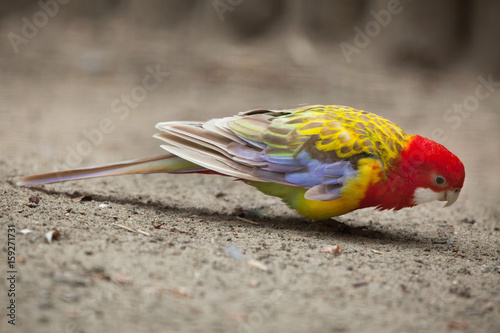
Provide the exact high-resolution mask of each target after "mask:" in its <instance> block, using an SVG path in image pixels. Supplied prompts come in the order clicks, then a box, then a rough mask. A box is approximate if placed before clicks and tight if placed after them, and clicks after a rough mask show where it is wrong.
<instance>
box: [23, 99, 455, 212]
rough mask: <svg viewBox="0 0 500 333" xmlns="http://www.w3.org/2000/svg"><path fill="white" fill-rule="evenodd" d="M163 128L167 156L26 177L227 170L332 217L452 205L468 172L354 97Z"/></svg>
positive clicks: (41, 180)
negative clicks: (352, 103)
mask: <svg viewBox="0 0 500 333" xmlns="http://www.w3.org/2000/svg"><path fill="white" fill-rule="evenodd" d="M156 128H157V129H158V130H160V131H162V133H158V134H155V135H154V137H155V138H158V139H160V140H163V141H164V144H163V145H162V146H161V147H162V148H163V149H165V150H166V151H167V152H168V154H166V155H162V156H158V157H153V158H147V159H140V160H133V161H125V162H120V163H115V164H109V165H103V166H97V167H90V168H84V169H75V170H69V171H62V172H53V173H47V174H42V175H35V176H28V177H24V178H22V179H20V180H19V182H18V183H17V184H18V185H23V186H24V185H34V184H46V183H53V182H61V181H67V180H76V179H84V178H94V177H103V176H115V175H124V174H142V173H157V172H167V173H175V174H177V173H179V174H180V173H205V174H218V175H224V176H230V177H234V178H236V179H238V180H241V181H244V182H246V183H247V184H250V185H252V186H254V187H256V188H257V189H259V190H260V191H262V192H264V193H265V194H268V195H273V196H277V197H279V198H281V199H282V200H283V201H284V202H285V203H286V204H287V205H288V206H290V207H291V208H293V209H295V210H296V211H297V212H298V213H299V214H301V215H302V216H305V217H307V218H309V219H312V220H324V219H328V218H330V217H334V216H338V215H342V214H346V213H348V212H350V211H353V210H355V209H360V208H366V207H376V208H378V209H396V210H398V209H401V208H405V207H412V206H415V205H417V204H421V203H424V202H428V201H433V200H441V201H447V204H446V206H449V205H451V204H453V203H454V202H455V201H456V200H457V199H458V196H459V194H460V190H461V188H462V186H463V183H464V178H465V170H464V166H463V164H462V162H461V161H460V160H459V159H458V158H457V157H456V156H455V155H454V154H452V153H451V152H450V151H449V150H447V149H446V148H445V147H443V146H442V145H440V144H438V143H436V142H434V141H432V140H430V139H427V138H424V137H421V136H419V135H409V134H406V133H405V132H404V131H403V130H402V129H401V128H400V127H398V126H397V125H395V124H393V123H392V122H390V121H388V120H386V119H384V118H382V117H380V116H377V115H375V114H373V113H368V112H365V111H359V110H356V109H353V108H351V107H347V106H336V105H328V106H323V105H313V106H305V107H300V108H297V109H291V110H280V111H276V110H252V111H247V112H242V113H239V114H238V115H236V116H233V117H225V118H218V119H212V120H209V121H207V122H187V121H185V122H182V121H171V122H163V123H159V124H157V125H156Z"/></svg>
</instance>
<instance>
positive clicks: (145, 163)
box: [16, 154, 206, 186]
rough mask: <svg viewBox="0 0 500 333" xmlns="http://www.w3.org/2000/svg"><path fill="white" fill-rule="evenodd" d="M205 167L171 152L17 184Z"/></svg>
mask: <svg viewBox="0 0 500 333" xmlns="http://www.w3.org/2000/svg"><path fill="white" fill-rule="evenodd" d="M204 170H205V171H206V169H205V168H203V167H200V166H199V165H196V164H194V163H191V162H189V161H186V160H185V159H182V158H180V157H178V156H175V155H173V154H168V155H162V156H156V157H150V158H144V159H139V160H131V161H123V162H118V163H113V164H106V165H100V166H94V167H88V168H81V169H74V170H66V171H57V172H51V173H44V174H41V175H34V176H27V177H23V178H20V179H18V181H17V183H16V184H17V185H19V186H26V185H36V184H48V183H56V182H64V181H68V180H77V179H85V178H97V177H106V176H119V175H131V174H140V173H158V172H166V173H189V172H203V171H204Z"/></svg>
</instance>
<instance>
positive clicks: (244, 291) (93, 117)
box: [0, 26, 500, 333]
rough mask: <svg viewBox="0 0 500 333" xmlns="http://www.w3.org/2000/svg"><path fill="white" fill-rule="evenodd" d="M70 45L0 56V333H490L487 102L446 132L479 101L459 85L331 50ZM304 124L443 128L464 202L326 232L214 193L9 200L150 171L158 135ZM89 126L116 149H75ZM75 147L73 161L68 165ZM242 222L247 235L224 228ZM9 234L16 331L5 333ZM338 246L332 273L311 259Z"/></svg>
mask: <svg viewBox="0 0 500 333" xmlns="http://www.w3.org/2000/svg"><path fill="white" fill-rule="evenodd" d="M82 31H83V30H82V29H80V27H78V26H76V27H57V26H52V27H47V28H46V30H45V31H44V32H43V34H42V35H40V36H39V37H37V38H36V39H35V40H32V41H30V44H28V45H25V46H23V47H25V49H24V50H23V53H22V54H20V55H16V56H12V55H10V53H9V52H7V51H5V49H4V51H2V62H1V63H0V66H1V77H2V80H1V82H0V100H1V101H2V102H1V106H0V114H1V122H0V174H1V175H2V180H1V182H0V193H1V194H2V200H1V203H0V221H1V230H0V239H1V252H0V253H1V262H0V263H1V267H2V269H1V273H0V274H1V275H0V277H1V280H2V281H3V282H2V283H0V295H1V296H0V300H1V301H0V303H1V306H0V308H1V309H2V310H1V311H0V319H1V320H0V331H1V332H35V331H36V332H68V333H69V332H71V333H73V332H75V333H76V332H142V331H144V332H150V331H158V332H162V331H165V332H166V331H213V332H277V331H282V332H304V331H308V332H430V331H432V332H446V331H465V332H499V331H500V289H499V286H500V266H499V265H500V260H499V257H500V222H499V218H500V212H499V210H498V208H497V205H498V203H499V200H498V199H499V195H500V182H499V179H500V178H499V177H498V176H497V173H498V165H499V163H500V157H499V155H498V153H497V152H498V142H499V141H500V132H499V131H498V129H499V128H500V113H499V112H498V111H499V109H500V91H497V90H500V88H499V87H498V86H496V87H495V88H494V89H493V91H492V93H491V94H490V96H489V97H488V98H487V99H485V100H481V102H480V104H479V105H478V106H477V107H476V108H474V109H473V110H472V111H471V114H470V117H469V116H467V117H465V116H463V117H462V116H461V118H460V124H459V126H458V128H456V129H454V128H452V127H451V125H453V124H454V123H451V122H446V121H445V120H444V119H443V114H444V113H445V112H446V110H447V109H449V108H451V107H452V106H453V104H454V103H463V102H464V100H465V99H466V98H467V97H468V96H471V95H473V94H474V92H475V89H476V87H477V85H478V84H479V83H480V81H478V74H477V73H473V72H471V71H468V70H465V69H460V68H458V69H456V70H454V71H453V72H452V73H449V74H439V73H429V72H420V71H417V70H415V69H388V68H386V67H384V66H380V65H373V64H372V63H370V61H369V60H367V59H366V58H365V60H363V61H362V60H359V61H360V62H359V63H357V64H354V65H352V66H346V64H345V61H344V59H343V58H342V55H341V54H338V53H339V52H338V48H337V47H335V48H333V47H332V48H328V47H326V46H318V49H317V50H316V51H315V55H314V56H315V59H314V61H309V62H305V63H303V62H302V63H301V62H300V61H297V57H295V56H294V53H293V48H290V47H288V48H287V44H286V41H283V40H282V38H279V37H276V38H274V39H272V38H271V40H270V41H267V42H259V41H254V42H251V43H248V44H238V45H235V44H234V43H231V42H230V41H229V42H228V40H227V39H223V38H221V39H203V40H196V41H195V42H196V43H193V40H189V39H188V40H179V39H178V38H176V37H173V36H169V35H154V34H152V33H151V32H148V33H142V34H138V33H137V32H134V31H127V33H119V32H117V31H118V30H113V26H109V27H108V29H104V30H103V32H102V34H101V35H100V37H99V38H98V39H97V40H95V39H93V38H91V37H90V36H89V35H86V34H85V32H82ZM49 34H54V36H55V37H54V39H55V40H56V41H57V42H56V43H52V44H49V43H48V42H47V40H46V36H48V35H49ZM117 35H119V36H121V37H122V38H121V39H120V38H117ZM159 40H162V42H161V43H159V42H158V41H159ZM191 45H196V47H193V46H191ZM270 50H271V51H270ZM366 52H369V50H367V51H366ZM368 58H369V57H368ZM360 59H361V58H360ZM157 65H158V66H160V68H161V70H162V71H165V72H168V73H169V76H168V77H166V78H165V80H164V81H163V82H161V83H160V84H159V85H158V87H156V88H155V89H153V90H151V91H149V92H148V93H147V96H145V97H144V99H143V100H140V101H137V103H135V104H136V105H134V106H133V107H129V108H128V111H129V112H128V114H127V115H126V116H124V117H123V119H122V118H120V115H122V116H123V115H124V113H125V111H124V109H121V111H120V112H114V111H116V109H114V108H113V105H115V107H116V106H117V105H119V106H124V105H125V104H123V103H122V102H121V101H120V99H121V96H122V95H123V94H130V93H131V92H132V91H133V89H134V87H136V86H141V85H142V84H143V83H142V82H143V78H144V77H145V76H146V75H147V73H148V70H147V67H148V66H149V68H156V66H157ZM483 76H484V77H485V78H487V76H488V74H487V73H486V74H484V75H483ZM115 101H118V102H115ZM114 103H118V104H114ZM120 103H121V104H120ZM299 104H345V105H351V106H354V107H357V108H360V109H365V110H368V111H371V112H375V113H378V114H380V115H383V116H385V117H387V118H389V119H391V120H393V121H395V122H396V123H398V124H399V125H401V126H402V127H403V128H404V129H405V130H407V131H408V132H410V133H419V134H422V135H426V136H432V135H434V134H433V132H432V131H433V130H434V129H436V128H441V129H442V132H443V133H444V135H445V136H440V137H439V140H438V141H440V142H441V143H443V144H445V145H446V146H447V147H448V148H450V150H452V151H453V152H455V153H456V154H457V155H458V156H459V157H461V159H462V160H463V161H464V164H465V165H466V170H467V178H466V185H465V187H464V190H463V192H462V195H461V198H460V199H459V201H458V202H457V203H456V204H455V205H453V206H452V207H450V208H446V209H444V208H442V203H432V204H427V205H423V206H421V207H417V208H414V209H404V210H402V211H399V212H392V211H388V212H377V211H373V210H363V211H357V212H353V213H350V214H347V215H344V216H342V217H339V218H338V222H333V221H332V223H331V225H326V224H323V223H314V222H311V221H307V220H305V219H302V218H300V217H299V216H298V215H296V214H295V213H294V212H293V211H291V210H289V209H288V208H287V207H286V206H285V205H284V204H282V203H281V202H280V201H279V200H278V199H275V198H270V197H267V196H265V195H263V194H261V193H259V192H257V191H256V190H255V189H253V188H251V187H248V186H246V185H244V184H240V183H237V182H234V181H231V180H230V179H225V178H222V177H215V176H197V175H195V176H183V177H175V176H172V175H147V176H129V177H115V178H107V179H97V180H91V181H82V182H71V183H65V184H55V185H47V186H40V187H36V188H19V187H15V186H13V185H11V184H10V183H9V180H11V179H13V178H14V177H16V176H19V175H25V174H33V173H39V172H47V171H52V170H54V169H58V168H59V169H60V168H64V167H65V166H87V165H93V164H100V163H105V162H113V161H118V160H124V159H132V158H137V157H146V156H152V155H156V154H161V153H162V151H161V149H160V148H159V147H158V144H159V142H156V140H155V139H153V138H151V135H152V134H154V133H155V130H154V125H155V123H157V122H159V121H167V120H176V119H183V120H191V119H208V118H211V117H216V116H224V115H231V114H234V113H236V112H239V111H243V110H247V109H252V108H259V107H268V108H286V107H294V106H296V105H299ZM103 119H108V120H105V121H104V122H105V123H106V122H107V123H108V125H109V123H110V124H111V125H112V126H111V128H112V129H110V128H109V126H108V127H106V128H107V132H106V133H104V132H102V131H101V133H102V138H101V139H99V138H100V137H99V136H98V135H97V136H96V137H95V142H94V143H91V144H90V146H89V144H88V141H89V139H88V138H87V136H86V135H85V134H84V132H85V131H87V132H86V133H95V132H92V131H93V130H95V129H97V128H99V126H100V124H101V122H102V121H103ZM85 141H87V144H85V143H82V142H85ZM79 145H80V146H79ZM82 145H83V146H82ZM78 147H80V148H81V147H87V151H86V152H85V154H84V155H85V156H82V154H79V155H78V156H76V155H75V156H74V154H73V153H71V151H72V150H73V151H75V150H77V149H78ZM88 147H90V148H88ZM34 196H36V197H37V198H38V200H39V202H38V203H33V202H30V200H29V198H30V197H34ZM81 196H85V198H83V199H82V200H78V197H81ZM75 198H77V199H75ZM33 200H35V201H36V199H32V201H33ZM241 209H243V213H244V214H245V218H247V219H249V220H251V221H253V223H249V222H247V221H243V220H240V219H238V218H237V217H236V216H235V213H236V214H240V213H241ZM256 213H258V214H260V215H265V216H263V217H258V216H255V214H256ZM10 224H13V225H14V226H15V245H16V264H15V269H16V270H17V274H16V283H15V289H16V290H15V292H16V295H15V301H16V315H17V317H16V326H15V327H13V326H12V325H10V324H8V322H7V321H8V320H9V318H7V317H6V316H5V314H6V313H7V311H8V310H6V307H7V306H8V301H9V299H10V298H9V297H7V294H8V289H9V284H8V283H7V282H6V281H7V280H6V279H7V278H8V277H9V274H8V273H7V270H8V266H7V260H6V257H7V231H8V227H7V225H10ZM116 224H118V225H123V226H127V227H130V228H135V229H137V230H140V231H144V232H146V233H147V235H145V234H141V233H137V232H130V231H127V230H125V229H123V228H119V227H117V226H116ZM23 229H29V230H31V232H30V233H28V234H22V233H21V231H22V230H23ZM54 230H57V232H58V234H59V236H58V237H57V239H54V240H53V241H52V242H51V243H48V242H47V240H46V239H45V234H46V233H47V232H50V231H54ZM335 245H338V246H339V248H340V250H341V252H342V253H341V254H333V253H324V252H322V250H323V249H325V248H327V247H330V246H335Z"/></svg>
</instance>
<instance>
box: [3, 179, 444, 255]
mask: <svg viewBox="0 0 500 333" xmlns="http://www.w3.org/2000/svg"><path fill="white" fill-rule="evenodd" d="M11 185H13V184H11ZM13 186H14V187H15V185H13ZM30 189H31V190H33V191H38V192H41V193H44V194H47V195H64V196H67V197H68V198H77V197H81V200H82V201H95V202H112V203H115V204H121V205H132V206H134V207H138V208H142V209H145V210H155V211H156V212H162V213H164V214H172V213H176V214H179V215H181V216H186V217H192V216H193V215H196V216H199V217H203V219H204V220H205V222H209V223H213V224H224V225H227V224H231V225H233V224H235V223H237V224H242V223H245V224H246V225H247V226H248V227H249V228H262V229H273V230H276V231H279V230H289V231H293V232H296V233H300V234H302V235H307V236H310V235H311V234H313V233H314V234H315V235H320V236H323V237H327V238H334V239H336V240H344V241H348V242H363V243H373V244H374V245H379V244H381V243H383V244H392V245H404V246H406V247H419V248H428V247H429V246H430V245H431V244H435V239H432V238H427V237H425V236H423V235H420V234H418V233H416V232H413V233H411V234H409V233H406V232H402V231H401V230H398V229H392V230H382V229H381V227H380V225H373V224H371V223H369V224H368V225H353V223H350V221H346V222H341V221H338V220H335V219H330V220H324V221H311V220H308V219H305V218H302V217H290V216H287V217H282V216H265V217H256V216H251V217H248V218H247V217H246V216H245V215H242V213H238V214H233V215H228V214H221V213H218V212H216V211H213V210H210V209H208V208H184V207H178V206H174V205H169V204H167V203H165V202H162V201H159V200H153V199H147V200H144V199H142V198H141V197H138V198H122V197H119V196H114V195H102V194H85V193H83V192H80V191H61V190H53V189H47V188H45V187H38V186H37V187H30ZM351 221H352V220H351ZM356 224H358V223H357V222H356Z"/></svg>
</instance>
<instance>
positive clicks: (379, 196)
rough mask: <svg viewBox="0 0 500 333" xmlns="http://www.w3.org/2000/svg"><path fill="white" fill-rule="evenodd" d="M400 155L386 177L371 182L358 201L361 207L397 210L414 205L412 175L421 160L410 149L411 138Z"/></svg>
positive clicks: (418, 155)
mask: <svg viewBox="0 0 500 333" xmlns="http://www.w3.org/2000/svg"><path fill="white" fill-rule="evenodd" d="M414 137H417V136H414ZM400 155H401V156H400V158H399V160H398V162H397V163H396V164H395V166H394V167H393V169H392V170H390V171H388V172H387V173H386V177H381V180H380V181H378V182H376V183H372V184H371V186H370V187H369V188H368V189H367V191H366V195H365V197H364V198H363V200H361V203H360V205H361V206H362V207H377V208H379V209H396V210H398V209H401V208H406V207H412V206H415V205H416V204H415V202H414V201H413V197H414V193H415V189H416V186H415V184H414V181H413V176H414V175H415V173H416V172H417V170H418V168H419V165H420V164H421V162H422V160H421V159H420V156H421V155H420V154H419V153H418V152H417V153H415V151H414V150H412V148H411V140H410V141H409V142H408V144H407V146H406V147H405V149H404V150H403V151H401V154H400ZM415 157H416V158H415Z"/></svg>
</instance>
